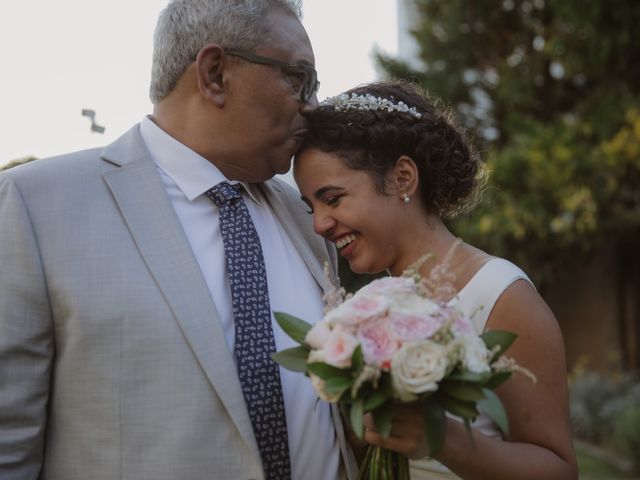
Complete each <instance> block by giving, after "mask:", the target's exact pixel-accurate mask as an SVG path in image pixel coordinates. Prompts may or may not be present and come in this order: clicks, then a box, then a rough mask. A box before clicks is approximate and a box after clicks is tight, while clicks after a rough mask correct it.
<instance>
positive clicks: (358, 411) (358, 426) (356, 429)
mask: <svg viewBox="0 0 640 480" xmlns="http://www.w3.org/2000/svg"><path fill="white" fill-rule="evenodd" d="M363 406H364V404H363V402H362V399H361V398H356V399H355V400H354V401H353V403H352V404H351V411H350V412H349V423H351V428H352V429H353V433H355V434H356V436H357V437H358V438H359V439H360V440H362V433H363V431H364V425H363V423H362V416H363V415H364V408H363Z"/></svg>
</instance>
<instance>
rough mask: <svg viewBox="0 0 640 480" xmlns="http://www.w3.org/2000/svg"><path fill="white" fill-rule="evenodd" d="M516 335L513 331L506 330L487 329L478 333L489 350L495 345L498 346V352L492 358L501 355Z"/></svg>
mask: <svg viewBox="0 0 640 480" xmlns="http://www.w3.org/2000/svg"><path fill="white" fill-rule="evenodd" d="M517 337H518V336H517V335H516V334H515V333H512V332H507V331H505V330H489V331H488V332H484V333H483V334H482V335H480V338H481V339H482V341H483V342H484V344H485V345H486V346H487V348H488V349H489V350H491V349H493V347H495V346H496V345H497V346H499V347H500V349H499V350H498V353H496V354H495V355H494V357H493V358H497V357H499V356H500V355H502V354H503V353H504V352H505V351H506V350H507V349H508V348H509V347H510V346H511V344H512V343H513V342H514V341H515V339H516V338H517Z"/></svg>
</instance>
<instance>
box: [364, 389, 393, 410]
mask: <svg viewBox="0 0 640 480" xmlns="http://www.w3.org/2000/svg"><path fill="white" fill-rule="evenodd" d="M389 398H390V396H389V395H388V394H387V392H384V391H382V390H380V389H378V390H376V391H374V392H373V393H372V394H371V395H369V396H368V397H367V399H366V400H365V402H364V411H365V412H370V411H371V410H375V409H376V408H378V407H379V406H380V405H382V404H383V403H384V402H386V401H387V400H389Z"/></svg>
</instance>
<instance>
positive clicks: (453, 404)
mask: <svg viewBox="0 0 640 480" xmlns="http://www.w3.org/2000/svg"><path fill="white" fill-rule="evenodd" d="M435 397H436V400H437V401H438V403H439V404H440V405H442V407H443V408H444V409H445V410H447V411H448V412H451V413H452V414H454V415H455V416H457V417H460V418H463V419H464V418H476V417H477V416H478V409H477V408H476V404H475V402H467V401H464V400H458V399H457V398H454V397H451V396H449V395H447V394H446V393H444V392H441V391H438V393H437V394H436V395H435Z"/></svg>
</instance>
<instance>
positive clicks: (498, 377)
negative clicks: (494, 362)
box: [484, 372, 513, 390]
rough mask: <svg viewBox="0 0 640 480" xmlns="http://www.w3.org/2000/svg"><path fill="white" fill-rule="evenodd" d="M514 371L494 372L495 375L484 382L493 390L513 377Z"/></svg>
mask: <svg viewBox="0 0 640 480" xmlns="http://www.w3.org/2000/svg"><path fill="white" fill-rule="evenodd" d="M512 374H513V373H512V372H497V373H494V374H493V376H492V377H491V378H490V379H489V380H488V381H487V383H485V384H484V386H485V387H486V388H490V389H491V390H493V389H495V388H498V387H499V386H500V385H502V384H503V383H504V382H506V381H507V380H509V378H511V375H512Z"/></svg>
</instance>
